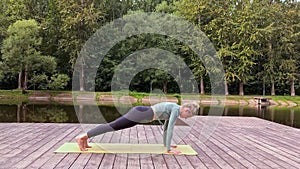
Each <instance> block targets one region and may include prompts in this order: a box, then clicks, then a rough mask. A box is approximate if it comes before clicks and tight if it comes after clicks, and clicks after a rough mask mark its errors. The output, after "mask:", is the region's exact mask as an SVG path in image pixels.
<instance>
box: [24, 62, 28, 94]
mask: <svg viewBox="0 0 300 169" xmlns="http://www.w3.org/2000/svg"><path fill="white" fill-rule="evenodd" d="M27 86H28V67H27V66H26V68H25V72H24V84H23V88H24V90H27Z"/></svg>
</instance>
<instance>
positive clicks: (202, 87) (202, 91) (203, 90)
mask: <svg viewBox="0 0 300 169" xmlns="http://www.w3.org/2000/svg"><path fill="white" fill-rule="evenodd" d="M200 94H205V89H204V81H203V76H202V75H201V77H200Z"/></svg>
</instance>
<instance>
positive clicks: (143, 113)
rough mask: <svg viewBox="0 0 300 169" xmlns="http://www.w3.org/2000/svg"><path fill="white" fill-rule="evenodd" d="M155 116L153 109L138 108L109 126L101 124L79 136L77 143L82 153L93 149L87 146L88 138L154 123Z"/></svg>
mask: <svg viewBox="0 0 300 169" xmlns="http://www.w3.org/2000/svg"><path fill="white" fill-rule="evenodd" d="M153 116H154V113H153V110H152V108H151V107H146V106H137V107H134V108H132V109H130V111H129V112H128V113H126V114H125V115H124V116H122V117H120V118H118V119H116V120H115V121H112V122H110V123H108V124H101V125H99V126H97V127H95V128H93V129H91V130H89V131H88V132H87V133H85V134H83V135H79V136H77V137H76V142H77V144H78V146H79V149H80V150H81V151H86V150H87V149H86V148H91V146H89V145H88V144H87V140H88V138H91V137H94V136H97V135H100V134H103V133H106V132H111V131H116V130H121V129H125V128H129V127H132V126H135V125H136V124H139V123H145V122H150V121H152V119H153Z"/></svg>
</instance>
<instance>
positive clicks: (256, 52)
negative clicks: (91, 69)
mask: <svg viewBox="0 0 300 169" xmlns="http://www.w3.org/2000/svg"><path fill="white" fill-rule="evenodd" d="M0 11H1V12H0V23H1V24H0V48H1V53H0V89H17V88H19V89H22V91H25V90H28V89H30V90H44V89H48V90H71V89H72V76H73V71H74V64H75V62H76V58H77V57H78V54H79V53H80V51H81V49H82V47H83V46H84V44H85V43H86V41H87V40H88V39H89V38H90V37H91V36H92V35H93V34H94V33H95V32H96V31H97V30H98V29H99V28H101V27H102V26H104V25H106V24H107V23H110V22H112V21H114V20H116V19H117V18H121V17H123V16H125V15H130V14H134V13H139V12H159V13H167V14H170V15H174V16H177V17H182V18H184V19H185V20H187V21H189V22H190V23H192V24H193V25H194V26H196V27H199V28H200V29H201V31H202V32H204V33H205V34H206V36H207V37H208V38H209V39H210V41H211V42H212V44H213V45H214V47H215V49H216V51H217V54H218V57H219V58H220V60H221V61H222V64H223V66H224V72H225V77H224V81H225V82H226V85H225V89H224V90H225V93H226V94H239V95H244V94H246V95H250V94H261V95H262V94H266V95H291V96H294V95H296V94H300V81H299V76H300V62H299V61H300V2H299V1H296V0H213V1H211V0H165V1H162V0H1V3H0ZM148 48H160V49H163V50H167V51H169V52H171V53H174V54H176V55H179V56H181V57H182V58H183V59H184V61H185V62H186V64H187V65H188V66H189V67H190V69H191V70H192V72H193V74H194V76H195V77H197V81H198V83H199V85H198V87H199V92H200V93H201V94H209V93H210V91H211V86H210V83H209V81H210V79H209V76H208V74H207V70H206V69H205V67H204V66H203V64H202V63H201V60H199V59H195V57H194V55H195V53H194V52H193V51H192V50H191V49H190V48H188V47H187V46H185V45H184V44H183V43H182V42H180V41H178V40H176V39H174V38H170V37H168V36H162V35H157V34H140V35H136V36H132V37H130V38H127V39H126V40H124V41H122V42H120V43H117V44H116V45H115V46H114V47H113V48H112V49H111V50H110V51H109V52H108V53H107V55H106V56H105V59H104V60H103V63H101V64H102V66H101V67H100V68H99V70H98V72H97V75H96V79H95V85H96V86H95V90H96V91H110V90H111V79H112V77H113V73H114V70H115V69H116V67H117V66H118V64H119V63H120V61H121V60H123V59H124V58H125V57H126V56H128V55H130V54H131V53H133V52H135V51H138V50H142V49H148ZM149 57H151V56H149ZM150 59H151V58H150ZM129 89H130V90H132V91H137V92H150V91H151V90H153V89H160V90H162V91H163V92H164V93H178V92H180V91H179V87H178V85H177V84H176V81H175V80H174V78H172V76H171V75H170V74H168V73H166V72H163V71H161V70H157V69H149V70H146V71H142V72H140V73H138V74H137V75H136V76H135V77H134V78H133V80H132V82H131V84H130V88H129ZM84 90H89V86H88V84H85V86H84Z"/></svg>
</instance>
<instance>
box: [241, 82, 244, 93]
mask: <svg viewBox="0 0 300 169" xmlns="http://www.w3.org/2000/svg"><path fill="white" fill-rule="evenodd" d="M240 96H244V83H243V82H240Z"/></svg>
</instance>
